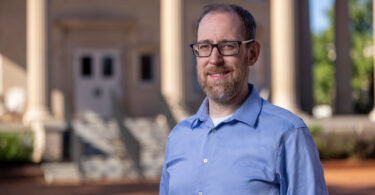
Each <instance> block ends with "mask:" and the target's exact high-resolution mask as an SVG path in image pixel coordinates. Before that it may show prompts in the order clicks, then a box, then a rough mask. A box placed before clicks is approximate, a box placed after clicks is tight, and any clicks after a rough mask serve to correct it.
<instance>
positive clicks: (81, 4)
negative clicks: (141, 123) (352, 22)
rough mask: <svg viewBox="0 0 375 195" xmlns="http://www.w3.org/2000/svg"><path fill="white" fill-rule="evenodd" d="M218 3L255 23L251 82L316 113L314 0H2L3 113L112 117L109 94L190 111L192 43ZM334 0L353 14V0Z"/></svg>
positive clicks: (345, 100)
mask: <svg viewBox="0 0 375 195" xmlns="http://www.w3.org/2000/svg"><path fill="white" fill-rule="evenodd" d="M219 2H224V3H235V4H238V5H241V6H243V7H244V8H246V9H248V10H249V11H250V12H251V13H252V14H253V15H254V17H255V19H256V21H257V27H258V28H257V38H256V39H257V41H259V42H260V44H261V46H262V48H261V54H260V58H259V60H258V62H257V64H256V65H255V66H253V67H251V68H250V75H249V81H250V82H252V83H254V84H255V86H256V88H257V89H258V91H260V93H261V95H262V96H263V97H264V98H266V99H268V100H272V102H273V103H275V104H277V105H280V106H283V107H285V108H288V109H290V110H292V111H294V112H301V113H309V114H311V112H312V107H313V97H312V57H311V36H310V25H309V7H308V5H309V3H308V0H300V1H296V0H286V1H281V0H233V1H224V0H0V96H1V97H2V102H1V104H2V113H3V114H7V113H10V112H11V113H18V114H20V115H22V116H23V121H24V123H25V124H32V123H33V122H35V121H39V122H40V121H41V122H42V123H44V122H43V121H51V120H53V121H64V120H65V118H66V116H67V115H68V116H72V117H73V118H75V117H79V116H80V115H81V114H82V113H84V112H85V111H88V110H90V111H93V112H96V113H97V114H99V115H100V116H102V117H103V118H110V117H111V116H113V107H114V106H113V104H114V103H113V102H116V103H115V105H116V106H118V107H120V108H122V110H123V112H124V114H125V115H126V116H129V117H152V116H156V115H158V114H160V113H162V112H163V110H164V109H163V105H165V103H166V105H168V107H169V108H176V109H177V110H178V109H180V110H182V111H183V112H186V113H193V112H194V111H195V110H196V108H197V107H198V106H199V104H200V103H201V101H202V99H203V97H204V94H203V93H202V91H201V90H200V87H199V84H198V83H197V81H196V80H197V77H196V74H195V68H196V67H195V57H194V56H193V54H192V52H191V50H190V47H189V44H190V43H192V42H194V41H195V25H196V23H195V22H196V20H197V17H198V16H199V13H200V12H201V9H202V7H203V6H204V5H206V4H211V3H219ZM336 4H337V5H344V9H338V8H337V10H338V11H339V12H338V13H343V14H344V15H345V14H347V13H346V12H347V10H345V4H347V1H337V2H336ZM337 22H339V23H342V24H346V23H347V22H348V21H347V20H346V19H345V17H341V18H339V19H337ZM341 32H342V31H341ZM343 36H344V38H343V39H344V40H345V38H348V36H349V34H343ZM340 43H342V42H338V44H340ZM339 47H340V48H341V49H343V52H344V53H345V52H348V51H349V46H348V45H342V44H341V45H340V46H339ZM337 56H338V58H340V56H341V55H340V54H338V55H337ZM344 56H345V55H344ZM345 62H346V61H345V59H344V61H343V64H344V66H345ZM349 66H350V64H349ZM341 70H346V69H345V67H343V68H341ZM348 70H350V68H349V69H348ZM349 73H350V72H349ZM337 79H338V80H337V81H338V83H346V82H347V81H349V80H350V74H349V78H348V74H347V73H344V74H342V75H341V76H338V77H337ZM338 87H340V89H343V90H338V91H340V94H339V95H337V99H338V100H340V102H341V103H340V104H341V107H342V105H346V104H349V105H350V101H351V100H350V90H349V88H348V87H347V86H338ZM115 100H116V101H115ZM341 100H342V101H341ZM344 107H345V106H344ZM172 113H174V112H172ZM342 113H346V114H348V113H349V114H350V110H349V111H348V110H344V111H342ZM177 118H178V117H177ZM177 120H178V119H177Z"/></svg>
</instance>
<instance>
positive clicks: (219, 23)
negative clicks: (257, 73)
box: [197, 12, 249, 104]
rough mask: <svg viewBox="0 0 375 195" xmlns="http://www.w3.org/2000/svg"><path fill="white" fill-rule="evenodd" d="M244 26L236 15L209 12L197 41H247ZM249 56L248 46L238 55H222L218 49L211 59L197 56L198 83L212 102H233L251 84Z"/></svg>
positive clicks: (201, 23)
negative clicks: (248, 81) (248, 83)
mask: <svg viewBox="0 0 375 195" xmlns="http://www.w3.org/2000/svg"><path fill="white" fill-rule="evenodd" d="M241 25H242V24H241V21H240V18H239V16H237V15H236V14H235V13H232V12H229V13H228V12H223V13H221V12H211V13H208V14H207V15H206V16H204V17H203V19H202V20H201V22H200V24H199V28H198V35H197V42H203V43H212V44H217V43H218V42H222V41H244V38H243V33H242V32H241V29H242V28H241V27H242V26H241ZM247 55H248V52H247V49H246V46H245V45H241V46H240V53H239V54H238V55H236V56H222V55H220V54H219V52H218V50H217V48H216V47H215V48H213V50H212V53H211V55H210V56H209V57H197V74H198V81H199V84H200V86H201V87H202V89H203V91H204V92H205V93H206V95H207V96H208V97H209V98H210V99H212V100H214V101H216V102H219V103H224V104H225V103H229V102H230V101H231V100H232V99H233V98H235V97H236V96H237V95H238V94H239V93H240V91H241V89H243V88H244V85H247V77H248V66H249V65H248V64H249V63H248V60H247V59H248V56H247Z"/></svg>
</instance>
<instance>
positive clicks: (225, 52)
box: [190, 39, 254, 57]
mask: <svg viewBox="0 0 375 195" xmlns="http://www.w3.org/2000/svg"><path fill="white" fill-rule="evenodd" d="M253 41H254V39H250V40H246V41H223V42H219V43H217V44H212V43H192V44H190V47H191V49H192V50H193V53H194V55H195V56H196V57H208V56H210V55H211V53H212V50H213V48H214V47H216V48H217V50H218V51H219V54H220V55H222V56H235V55H238V54H239V53H240V46H241V44H246V43H251V42H253Z"/></svg>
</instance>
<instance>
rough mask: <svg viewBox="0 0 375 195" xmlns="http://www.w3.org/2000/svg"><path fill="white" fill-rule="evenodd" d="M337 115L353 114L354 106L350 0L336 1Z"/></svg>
mask: <svg viewBox="0 0 375 195" xmlns="http://www.w3.org/2000/svg"><path fill="white" fill-rule="evenodd" d="M335 48H336V61H335V67H336V71H335V77H336V98H335V113H336V114H351V113H352V110H353V104H352V87H351V82H350V81H351V78H352V64H351V58H350V29H349V0H336V1H335Z"/></svg>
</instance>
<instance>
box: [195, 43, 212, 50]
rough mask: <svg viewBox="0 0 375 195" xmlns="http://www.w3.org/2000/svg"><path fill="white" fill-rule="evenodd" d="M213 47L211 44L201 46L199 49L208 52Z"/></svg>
mask: <svg viewBox="0 0 375 195" xmlns="http://www.w3.org/2000/svg"><path fill="white" fill-rule="evenodd" d="M210 47H211V45H210V44H199V45H198V49H199V50H208V49H210Z"/></svg>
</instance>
